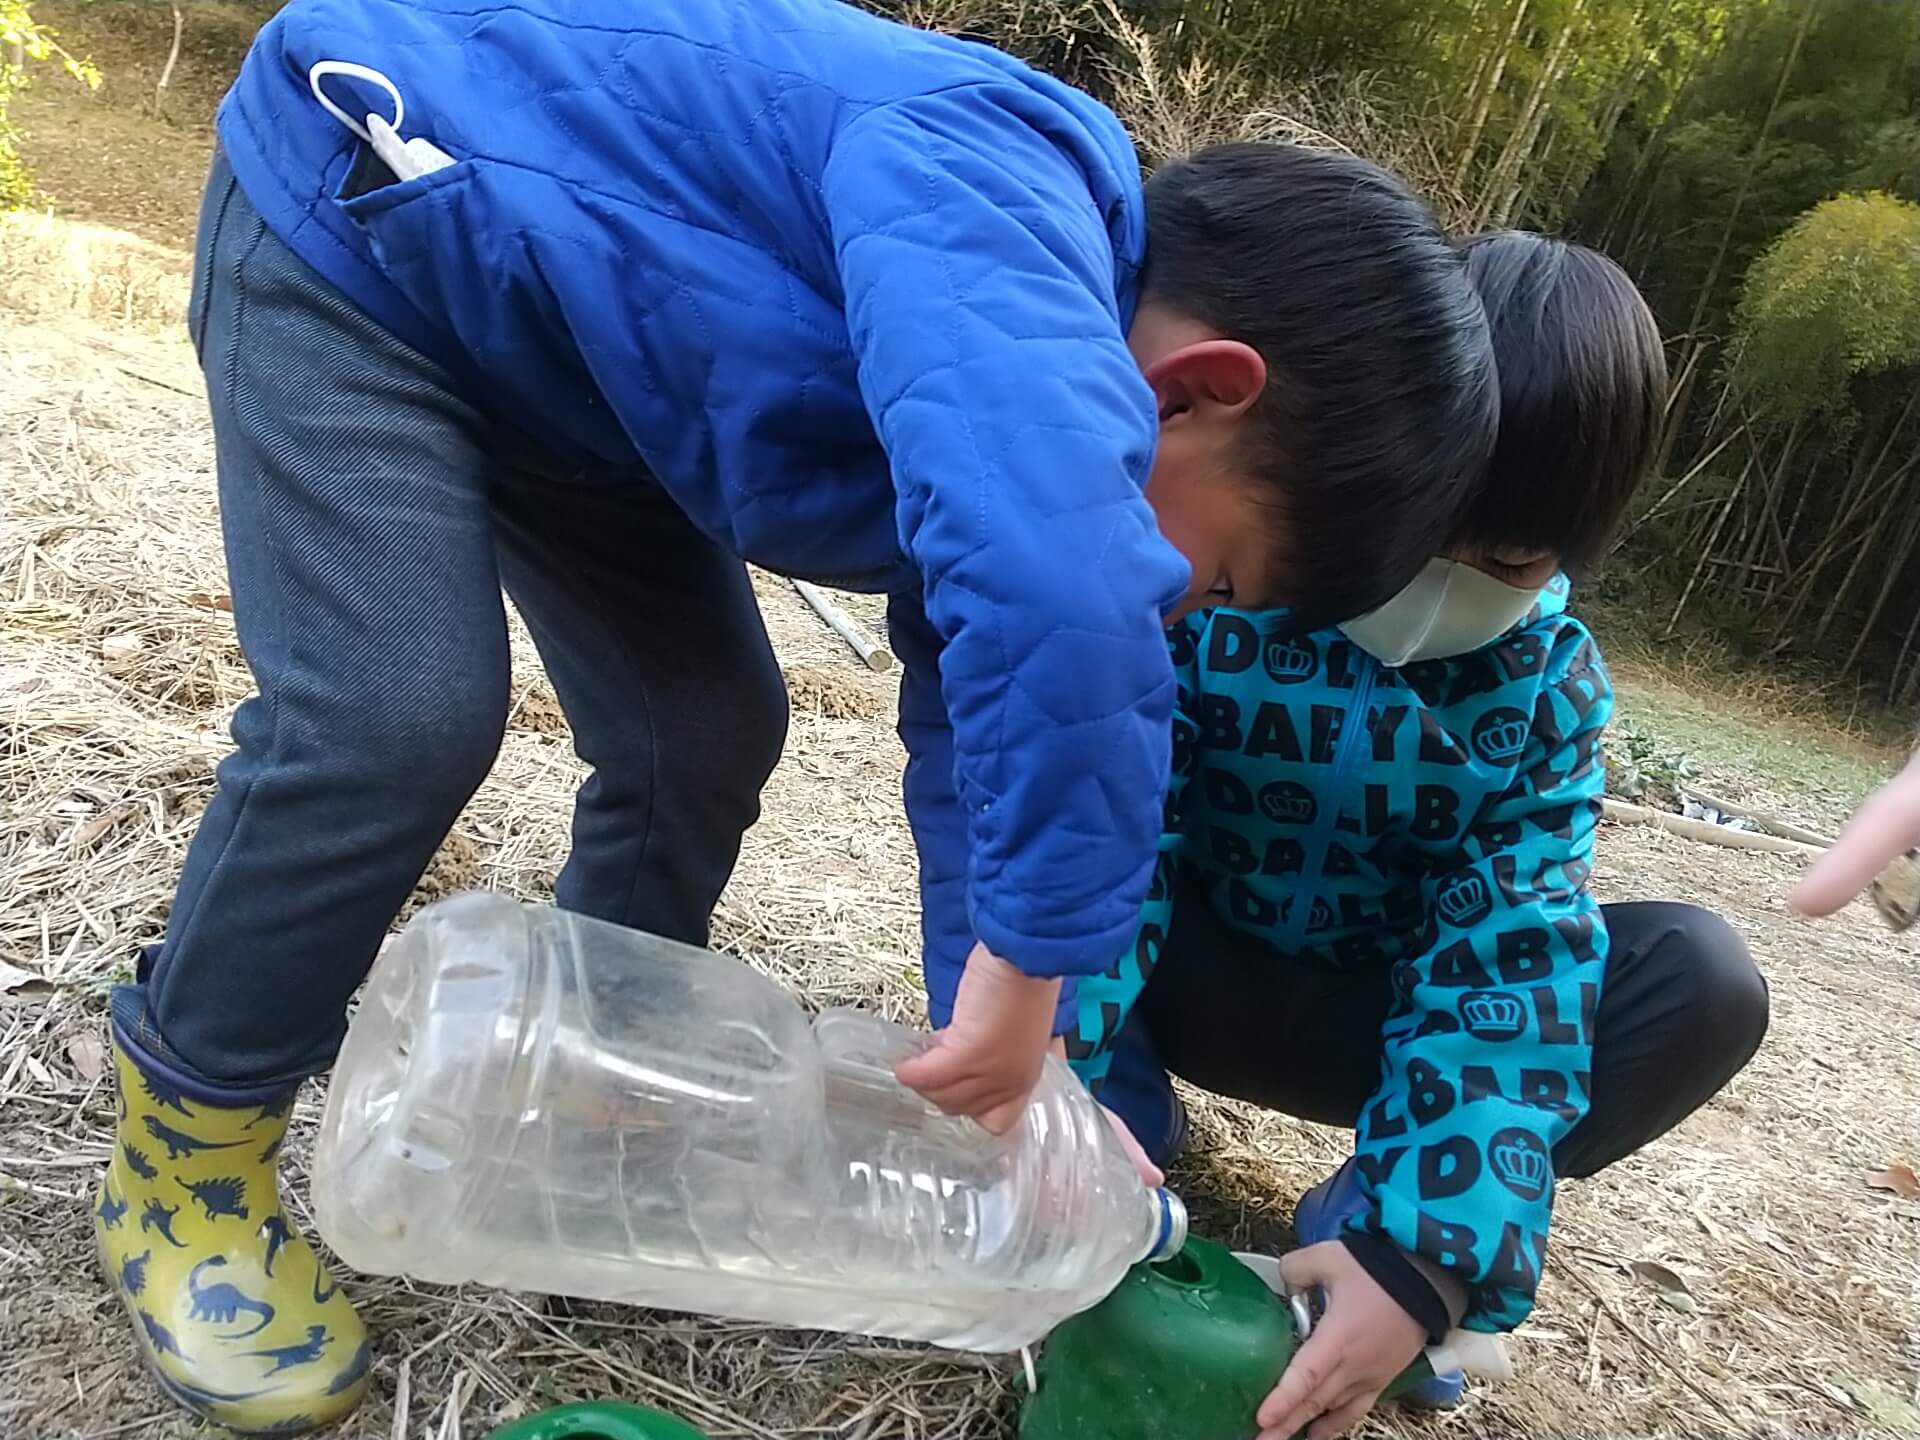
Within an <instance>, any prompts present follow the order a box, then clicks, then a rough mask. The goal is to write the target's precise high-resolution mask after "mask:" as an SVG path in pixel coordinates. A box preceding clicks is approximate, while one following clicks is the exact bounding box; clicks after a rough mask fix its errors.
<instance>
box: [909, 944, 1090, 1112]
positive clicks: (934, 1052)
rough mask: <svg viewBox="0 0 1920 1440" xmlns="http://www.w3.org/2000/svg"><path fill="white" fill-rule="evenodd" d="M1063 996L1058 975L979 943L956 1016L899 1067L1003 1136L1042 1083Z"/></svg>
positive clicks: (931, 1095) (937, 1100) (934, 1096)
mask: <svg viewBox="0 0 1920 1440" xmlns="http://www.w3.org/2000/svg"><path fill="white" fill-rule="evenodd" d="M1059 999H1060V982H1059V980H1057V979H1054V980H1038V979H1035V978H1034V977H1033V976H1031V975H1025V974H1022V973H1021V972H1020V971H1019V970H1017V969H1015V968H1014V967H1013V966H1012V965H1011V964H1009V963H1008V962H1007V961H1005V960H1002V959H1001V958H1000V957H999V956H997V955H995V954H994V953H993V952H992V951H990V950H988V949H987V947H986V946H984V945H975V946H974V947H973V953H972V954H971V955H969V956H968V957H967V968H966V969H965V970H964V971H963V972H962V973H961V976H960V988H959V989H958V990H957V991H956V992H955V994H954V997H953V1019H952V1020H951V1021H950V1022H948V1024H947V1027H946V1029H944V1030H940V1031H937V1032H936V1033H935V1034H934V1037H933V1044H932V1045H930V1046H929V1047H928V1048H927V1050H926V1053H925V1054H922V1055H916V1056H914V1058H913V1059H911V1060H904V1061H902V1062H901V1063H900V1064H899V1065H898V1066H896V1067H895V1069H894V1074H895V1075H897V1076H898V1077H899V1079H900V1083H901V1084H902V1085H905V1086H907V1087H909V1088H910V1089H913V1090H917V1091H919V1092H920V1093H921V1094H922V1095H924V1096H926V1097H927V1099H929V1100H931V1101H932V1102H933V1103H934V1104H935V1105H938V1106H939V1107H940V1108H941V1109H942V1110H944V1111H946V1112H947V1113H948V1114H949V1115H967V1116H971V1117H972V1118H973V1119H975V1120H978V1121H979V1122H980V1123H981V1124H982V1125H984V1126H986V1127H987V1129H989V1130H991V1131H992V1132H993V1133H994V1134H996V1135H1004V1134H1006V1132H1007V1131H1009V1130H1011V1129H1012V1128H1013V1126H1014V1124H1015V1122H1017V1121H1018V1120H1019V1118H1020V1114H1021V1111H1023V1110H1024V1109H1025V1108H1026V1104H1027V1100H1028V1098H1029V1097H1030V1096H1031V1095H1032V1094H1033V1087H1034V1086H1035V1085H1036V1084H1038V1083H1039V1080H1040V1067H1041V1065H1042V1064H1043V1063H1044V1062H1045V1060H1046V1057H1047V1046H1048V1044H1049V1042H1050V1041H1051V1040H1052V1038H1053V1013H1054V1008H1055V1006H1056V1005H1057V1004H1058V1002H1059Z"/></svg>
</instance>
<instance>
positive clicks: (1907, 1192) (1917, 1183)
mask: <svg viewBox="0 0 1920 1440" xmlns="http://www.w3.org/2000/svg"><path fill="white" fill-rule="evenodd" d="M1867 1188H1868V1189H1869V1190H1889V1191H1892V1192H1893V1193H1894V1194H1895V1195H1898V1196H1899V1197H1900V1198H1901V1199H1902V1200H1920V1175H1915V1174H1914V1173H1913V1167H1912V1166H1911V1165H1889V1166H1888V1167H1887V1168H1886V1169H1884V1170H1875V1171H1873V1172H1872V1173H1870V1174H1869V1175H1868V1176H1867Z"/></svg>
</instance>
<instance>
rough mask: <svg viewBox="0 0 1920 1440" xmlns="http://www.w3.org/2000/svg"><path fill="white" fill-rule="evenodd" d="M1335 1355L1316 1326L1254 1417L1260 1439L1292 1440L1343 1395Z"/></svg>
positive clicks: (1343, 1388)
mask: <svg viewBox="0 0 1920 1440" xmlns="http://www.w3.org/2000/svg"><path fill="white" fill-rule="evenodd" d="M1336 1356H1337V1352H1336V1351H1335V1349H1334V1347H1333V1346H1331V1345H1329V1344H1327V1343H1326V1332H1324V1331H1320V1330H1316V1331H1315V1332H1314V1333H1313V1335H1312V1336H1311V1337H1310V1338H1309V1339H1308V1341H1307V1343H1306V1344H1305V1345H1302V1346H1301V1347H1300V1349H1299V1350H1298V1351H1297V1352H1296V1353H1295V1354H1294V1357H1293V1360H1292V1361H1291V1362H1290V1363H1289V1364H1288V1366H1287V1368H1286V1370H1285V1372H1284V1373H1283V1374H1282V1375H1281V1376H1280V1383H1279V1384H1278V1385H1276V1386H1274V1387H1273V1392H1272V1393H1271V1394H1269V1395H1268V1396H1267V1398H1266V1399H1265V1400H1264V1401H1262V1402H1261V1404H1260V1409H1259V1412H1258V1414H1257V1415H1256V1416H1255V1417H1254V1418H1255V1420H1256V1421H1257V1422H1258V1424H1259V1426H1260V1433H1261V1436H1262V1440H1292V1437H1294V1436H1295V1435H1298V1434H1299V1433H1300V1432H1301V1431H1302V1430H1304V1429H1306V1428H1307V1426H1308V1425H1310V1424H1311V1423H1312V1422H1313V1421H1315V1420H1317V1419H1319V1417H1320V1416H1321V1415H1323V1414H1325V1413H1326V1411H1327V1409H1328V1408H1329V1407H1330V1406H1331V1405H1332V1404H1333V1402H1334V1401H1335V1400H1336V1399H1342V1398H1344V1397H1345V1390H1346V1387H1345V1385H1344V1384H1343V1383H1342V1381H1341V1376H1340V1369H1341V1367H1340V1362H1339V1360H1338V1359H1337V1358H1336Z"/></svg>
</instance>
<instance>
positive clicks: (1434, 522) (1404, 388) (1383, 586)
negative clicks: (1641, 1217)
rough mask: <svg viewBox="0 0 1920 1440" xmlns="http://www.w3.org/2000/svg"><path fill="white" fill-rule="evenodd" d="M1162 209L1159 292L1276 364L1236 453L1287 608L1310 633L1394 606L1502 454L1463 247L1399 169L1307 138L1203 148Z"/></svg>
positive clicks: (1171, 181) (1156, 248)
mask: <svg viewBox="0 0 1920 1440" xmlns="http://www.w3.org/2000/svg"><path fill="white" fill-rule="evenodd" d="M1146 196H1147V273H1146V283H1145V293H1146V294H1147V296H1148V297H1149V298H1151V299H1153V300H1156V301H1158V302H1160V303H1162V304H1165V305H1167V306H1169V307H1170V308H1172V309H1174V310H1177V311H1179V312H1180V313H1182V314H1184V315H1187V316H1189V317H1191V318H1192V319H1195V320H1198V321H1200V322H1201V323H1202V324H1204V325H1207V326H1208V327H1210V328H1212V329H1214V330H1217V331H1219V332H1220V333H1221V334H1223V335H1225V336H1228V337H1230V338H1232V339H1235V340H1239V341H1241V342H1243V343H1244V344H1247V345H1250V346H1252V347H1253V348H1254V349H1255V350H1258V351H1259V352H1260V355H1261V357H1262V358H1263V359H1264V360H1265V361H1266V364H1267V374H1268V384H1267V389H1266V391H1265V392H1264V393H1263V394H1262V396H1261V398H1260V399H1259V401H1258V402H1256V404H1255V407H1254V409H1253V410H1252V411H1250V412H1249V415H1248V419H1249V422H1250V423H1249V425H1248V431H1247V434H1248V438H1247V441H1246V448H1245V449H1244V450H1243V451H1242V453H1241V454H1240V455H1239V456H1237V457H1236V460H1237V462H1238V466H1239V468H1241V469H1243V470H1245V471H1246V472H1247V473H1248V474H1249V475H1250V476H1251V477H1252V478H1253V481H1254V484H1255V485H1256V486H1257V487H1258V492H1259V495H1260V498H1261V499H1263V500H1264V501H1266V502H1267V503H1268V504H1270V505H1271V506H1272V508H1273V509H1274V511H1275V512H1276V520H1277V523H1276V525H1275V527H1274V530H1275V534H1276V537H1277V538H1278V542H1279V544H1280V546H1281V550H1280V553H1279V554H1278V555H1277V556H1276V560H1277V561H1278V563H1277V564H1276V566H1275V570H1276V573H1277V575H1278V577H1279V578H1280V579H1281V580H1282V581H1283V583H1284V585H1285V593H1283V594H1282V595H1281V596H1280V597H1279V599H1280V601H1281V603H1284V604H1287V605H1289V606H1290V607H1292V608H1293V609H1294V610H1295V611H1296V615H1295V619H1296V620H1297V621H1299V622H1301V623H1304V624H1307V625H1325V624H1333V623H1336V622H1338V621H1341V620H1345V619H1349V618H1351V617H1352V616H1355V615H1359V614H1362V613H1364V612H1365V611H1368V610H1371V609H1373V608H1374V607H1375V606H1377V605H1381V604H1383V603H1385V602H1386V601H1387V600H1388V599H1389V598H1391V597H1392V596H1393V594H1394V593H1395V592H1396V591H1398V590H1399V589H1400V588H1401V587H1402V586H1404V585H1405V584H1406V583H1407V582H1408V581H1409V580H1411V579H1412V578H1413V576H1414V574H1415V572H1417V571H1418V570H1419V569H1420V567H1421V565H1423V564H1424V563H1425V562H1426V561H1427V560H1428V559H1429V558H1431V557H1432V556H1433V555H1434V554H1435V553H1436V552H1437V551H1438V550H1439V549H1440V548H1441V547H1442V545H1443V544H1444V543H1445V541H1446V537H1447V536H1449V535H1451V534H1453V533H1454V531H1455V529H1456V527H1457V525H1458V523H1459V520H1460V517H1461V515H1462V514H1463V512H1464V511H1465V509H1466V507H1467V505H1468V504H1469V503H1470V501H1471V499H1472V496H1473V494H1474V493H1475V491H1476V490H1477V488H1478V486H1479V484H1480V482H1481V480H1482V477H1483V476H1484V473H1485V469H1486V464H1487V460H1488V457H1489V456H1490V455H1491V453H1492V450H1493V444H1494V435H1495V430H1496V428H1497V424H1498V418H1499V395H1498V386H1497V383H1496V379H1495V375H1494V368H1493V352H1492V345H1491V342H1490V339H1489V337H1488V333H1487V324H1486V317H1485V314H1484V312H1483V311H1482V309H1481V306H1480V301H1479V298H1478V296H1477V294H1476V293H1475V291H1474V289H1473V287H1472V285H1471V284H1470V283H1469V282H1468V280H1467V277H1466V271H1465V266H1464V264H1463V262H1462V260H1461V257H1460V254H1459V251H1458V249H1457V247H1455V246H1454V245H1453V244H1452V243H1451V242H1450V241H1449V240H1448V239H1447V238H1446V236H1445V235H1444V234H1443V232H1442V231H1441V229H1440V226H1439V223H1438V222H1437V221H1436V220H1435V219H1434V218H1433V215H1432V213H1431V212H1430V211H1429V210H1428V209H1427V207H1426V206H1425V205H1423V204H1422V203H1421V202H1420V201H1419V200H1417V199H1415V198H1414V196H1413V194H1412V193H1411V192H1410V191H1408V190H1407V188H1406V187H1405V186H1404V185H1402V184H1401V183H1400V182H1399V181H1398V180H1396V179H1394V177H1393V176H1391V175H1389V174H1388V173H1387V172H1386V171H1384V170H1382V169H1380V168H1379V167H1378V166H1375V165H1371V164H1368V163H1367V162H1366V161H1364V160H1359V159H1356V158H1354V157H1353V156H1351V155H1341V154H1331V153H1327V152H1324V151H1315V150H1306V149H1302V148H1301V147H1299V146H1296V145H1278V144H1236V145H1220V146H1216V147H1214V148H1211V149H1207V150H1201V151H1198V152H1196V153H1195V154H1193V155H1190V156H1188V157H1187V158H1185V159H1183V160H1178V161H1174V162H1172V163H1170V164H1168V165H1165V166H1163V167H1162V168H1161V169H1159V170H1158V171H1156V172H1155V173H1154V175H1153V176H1152V178H1151V179H1149V180H1148V182H1147V187H1146Z"/></svg>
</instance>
